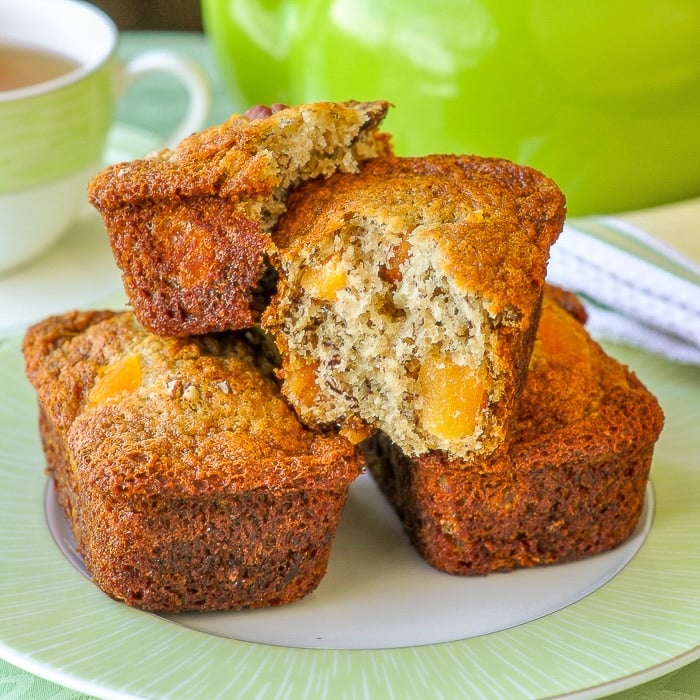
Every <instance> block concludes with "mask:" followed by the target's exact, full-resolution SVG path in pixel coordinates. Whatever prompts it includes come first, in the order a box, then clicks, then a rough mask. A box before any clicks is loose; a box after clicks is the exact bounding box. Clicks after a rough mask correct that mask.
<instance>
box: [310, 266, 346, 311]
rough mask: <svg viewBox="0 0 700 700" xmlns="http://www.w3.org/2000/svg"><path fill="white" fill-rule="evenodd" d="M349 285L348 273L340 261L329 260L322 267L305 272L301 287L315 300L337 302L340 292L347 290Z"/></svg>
mask: <svg viewBox="0 0 700 700" xmlns="http://www.w3.org/2000/svg"><path fill="white" fill-rule="evenodd" d="M347 283H348V276H347V273H346V271H345V270H344V269H343V268H342V267H341V265H340V263H339V261H337V260H333V259H332V260H329V261H328V262H327V263H326V264H325V265H322V266H321V267H312V268H309V269H307V270H305V271H304V274H303V275H302V278H301V286H302V287H303V288H304V289H305V290H306V292H307V293H308V294H309V295H310V296H312V297H313V298H314V299H319V300H321V301H329V302H332V301H335V299H336V297H337V296H338V292H339V291H340V290H341V289H345V287H346V285H347Z"/></svg>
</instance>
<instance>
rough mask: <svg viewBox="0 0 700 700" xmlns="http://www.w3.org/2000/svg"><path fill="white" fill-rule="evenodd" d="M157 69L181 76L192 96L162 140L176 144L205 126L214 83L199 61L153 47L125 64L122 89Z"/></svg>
mask: <svg viewBox="0 0 700 700" xmlns="http://www.w3.org/2000/svg"><path fill="white" fill-rule="evenodd" d="M154 73H161V74H162V73H168V74H170V75H173V76H175V77H176V78H178V79H179V80H180V82H181V83H182V84H183V85H184V87H185V89H186V90H187V94H188V97H189V101H188V107H187V111H186V112H185V114H184V116H183V117H182V119H181V120H180V122H179V124H178V125H177V126H176V127H175V129H174V130H173V131H172V132H171V133H170V135H169V136H168V137H167V138H166V139H165V142H164V144H163V145H164V146H167V147H169V148H173V147H174V146H176V145H177V144H178V143H179V142H180V141H182V139H184V138H185V137H187V136H189V135H190V134H192V133H194V132H195V131H199V130H200V129H202V128H203V126H204V124H205V122H206V119H207V117H208V116H209V109H210V107H211V85H210V83H209V80H208V78H207V76H206V74H205V73H204V71H203V70H202V69H201V68H200V67H199V66H198V65H197V64H196V63H194V62H192V61H190V60H189V59H187V58H185V57H184V56H181V55H180V54H177V53H175V52H173V51H169V50H167V49H154V50H152V51H146V52H144V53H142V54H140V55H138V56H135V57H134V58H132V59H130V60H128V61H126V62H125V63H124V64H123V66H122V70H121V76H120V77H121V80H120V85H119V92H120V93H123V92H126V90H128V89H129V87H130V86H131V85H132V84H133V83H134V82H135V81H136V80H138V79H139V78H140V77H142V76H144V75H149V74H154Z"/></svg>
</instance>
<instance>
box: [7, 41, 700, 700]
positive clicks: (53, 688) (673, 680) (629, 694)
mask: <svg viewBox="0 0 700 700" xmlns="http://www.w3.org/2000/svg"><path fill="white" fill-rule="evenodd" d="M157 46H161V47H173V48H177V49H178V50H180V51H182V52H183V53H186V54H188V55H190V56H191V57H193V58H195V59H197V60H198V61H199V62H200V63H202V65H203V66H204V67H205V69H206V70H207V71H208V72H209V74H210V75H211V76H212V80H213V82H214V88H215V90H214V101H213V105H212V110H211V115H210V120H209V121H210V123H211V124H214V123H218V122H221V121H223V120H224V119H225V118H226V117H227V116H228V115H229V114H230V113H231V111H233V106H232V105H231V103H230V101H229V100H228V98H227V97H226V96H225V94H224V92H223V90H222V89H221V88H220V86H219V84H218V83H217V80H216V73H215V68H214V64H213V59H212V56H211V55H210V53H209V49H208V47H207V44H206V42H205V40H204V38H203V37H202V36H201V35H199V34H188V33H145V32H127V33H125V34H124V35H123V37H122V44H121V53H122V55H123V56H129V55H132V54H134V53H136V52H139V51H141V50H144V49H147V48H153V47H157ZM183 99H184V96H183V94H181V93H180V91H179V89H173V86H172V84H170V83H168V81H162V80H157V79H156V80H154V81H151V82H148V81H144V82H143V83H140V84H137V85H136V86H135V87H134V88H133V89H132V91H131V93H130V94H129V95H128V97H127V98H126V100H125V101H124V102H123V103H122V104H121V105H120V106H119V110H118V114H117V119H118V120H119V121H123V122H125V123H128V124H132V125H135V126H140V127H143V128H145V129H148V130H149V131H152V132H159V133H164V132H167V130H168V129H169V128H170V126H171V124H173V123H174V121H175V116H173V115H177V114H178V113H179V112H180V110H181V105H182V102H183ZM699 556H700V552H699ZM698 591H699V593H698V596H699V598H700V582H698ZM17 624H18V625H21V624H22V623H21V620H18V621H17ZM96 643H99V641H97V642H96ZM696 656H697V654H696ZM652 675H655V674H653V672H652ZM88 697H90V696H87V695H83V694H81V693H77V692H75V691H72V690H69V689H67V688H64V687H61V686H59V685H56V684H55V683H52V682H51V681H48V680H46V679H44V678H41V677H39V676H35V675H33V674H31V673H29V672H27V671H24V670H22V669H21V668H18V667H17V666H15V665H13V664H10V663H8V662H7V661H4V660H1V659H0V698H5V699H7V700H20V699H28V698H32V699H43V698H46V699H48V698H51V699H54V700H76V699H77V698H88ZM610 697H612V698H615V699H617V700H632V699H633V698H634V699H643V700H689V699H691V698H700V660H697V661H694V662H692V663H690V664H688V665H686V666H684V667H681V668H679V669H677V670H673V671H672V672H670V673H666V674H665V675H662V676H661V677H658V678H656V679H655V680H652V681H648V682H647V683H644V684H643V685H639V686H637V687H634V688H632V689H630V690H626V691H623V692H620V693H617V694H615V695H613V696H610Z"/></svg>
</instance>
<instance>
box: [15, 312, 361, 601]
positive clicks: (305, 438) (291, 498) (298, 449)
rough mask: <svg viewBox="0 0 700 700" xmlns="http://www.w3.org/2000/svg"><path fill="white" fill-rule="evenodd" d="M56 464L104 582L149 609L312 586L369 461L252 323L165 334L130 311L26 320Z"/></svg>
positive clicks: (65, 500)
mask: <svg viewBox="0 0 700 700" xmlns="http://www.w3.org/2000/svg"><path fill="white" fill-rule="evenodd" d="M23 350H24V354H25V363H26V368H27V375H28V377H29V379H30V381H31V383H32V384H33V386H34V387H35V389H36V391H37V396H38V399H39V405H40V408H41V420H40V424H41V431H42V438H43V442H44V447H45V452H46V457H47V465H48V471H49V472H50V474H51V475H52V476H53V478H54V481H55V484H56V489H57V494H58V499H59V502H60V503H61V505H62V506H63V508H64V511H65V513H66V516H67V518H68V520H69V522H70V523H71V526H72V528H73V531H74V534H75V538H76V541H77V545H78V548H79V550H80V551H81V553H82V555H83V557H84V559H85V564H86V567H87V569H88V570H89V571H90V573H91V574H92V576H93V578H94V581H95V583H96V584H97V585H98V586H100V587H101V588H102V589H103V590H104V591H105V592H106V593H107V594H108V595H110V596H112V597H114V598H117V599H120V600H124V601H125V602H127V603H128V604H130V605H135V606H138V607H141V608H144V609H148V610H163V611H165V610H168V611H178V610H215V609H235V608H242V607H260V606H265V605H277V604H281V603H286V602H289V601H291V600H295V599H297V598H299V597H301V596H302V595H305V594H306V593H308V592H309V591H310V590H312V589H313V588H314V587H315V586H316V585H317V584H318V583H319V581H320V579H321V577H322V576H323V574H324V573H325V567H326V562H327V559H328V554H329V548H330V544H331V540H332V538H333V535H334V532H335V527H336V525H337V522H338V518H339V516H340V511H341V508H342V506H343V503H344V501H345V498H346V496H347V489H348V486H349V484H350V482H351V481H352V480H353V479H354V478H355V477H356V476H357V475H358V473H359V471H360V467H361V461H360V458H359V456H358V455H357V453H356V451H355V450H354V448H353V447H352V446H351V445H350V444H349V443H348V442H347V441H346V440H344V439H343V438H340V437H338V436H334V435H318V434H314V433H312V432H311V431H309V430H307V429H305V428H303V426H301V424H300V423H299V421H298V420H297V418H296V416H295V415H294V414H293V412H292V411H291V409H290V408H289V407H288V405H287V404H286V402H284V401H283V400H282V398H281V397H280V395H279V392H278V388H277V384H276V381H275V379H274V375H273V359H276V358H275V355H274V353H272V351H271V350H270V349H269V348H268V346H267V340H266V339H265V338H264V337H263V336H262V334H260V333H259V332H256V331H247V332H245V333H244V332H239V333H231V334H224V335H220V336H211V335H210V336H200V337H197V338H190V339H173V338H169V339H166V338H161V337H157V336H154V335H151V334H150V333H147V332H146V331H144V330H143V329H142V328H141V327H140V326H139V325H138V323H137V322H136V320H135V318H134V316H133V314H131V313H129V312H123V313H114V312H75V313H71V314H66V315H64V316H59V317H52V318H49V319H47V320H45V321H43V322H41V323H39V324H37V325H35V326H33V327H32V328H30V330H29V331H28V332H27V335H26V337H25V341H24V346H23Z"/></svg>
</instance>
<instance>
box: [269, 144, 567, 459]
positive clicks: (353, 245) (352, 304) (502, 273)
mask: <svg viewBox="0 0 700 700" xmlns="http://www.w3.org/2000/svg"><path fill="white" fill-rule="evenodd" d="M564 216H565V202H564V197H563V195H562V193H561V192H560V191H559V189H558V188H557V186H556V185H555V184H554V183H553V182H552V181H551V180H549V179H548V178H546V177H545V176H544V175H542V174H541V173H539V172H537V171H535V170H533V169H531V168H527V167H523V166H519V165H516V164H514V163H511V162H509V161H505V160H499V159H492V158H480V157H477V156H449V155H444V156H443V155H436V156H427V157H423V158H398V157H392V156H386V157H382V158H377V159H374V160H371V161H368V162H367V163H365V164H364V165H363V166H362V169H361V172H360V173H359V174H357V175H343V174H336V175H334V176H332V177H331V178H329V179H328V180H325V181H313V182H309V183H306V184H304V185H303V186H301V187H300V188H298V189H297V190H296V191H295V192H293V193H292V194H291V196H290V198H289V200H288V210H287V212H286V214H285V215H284V216H282V217H281V218H280V221H279V223H278V226H277V229H276V231H275V233H274V242H275V244H276V246H277V251H276V253H275V255H274V257H273V263H274V265H275V267H276V268H277V269H278V271H279V273H280V279H279V283H278V291H277V294H276V295H275V296H274V297H273V300H272V303H271V305H270V307H268V309H267V310H266V311H265V313H264V315H263V321H262V323H263V326H264V327H265V328H266V329H267V330H269V331H270V332H271V333H272V334H273V335H274V336H275V339H276V341H277V344H278V346H279V348H280V351H281V354H282V357H283V369H282V376H283V377H284V384H283V389H282V390H283V392H284V394H285V396H286V397H287V398H288V399H289V401H290V402H291V403H292V405H293V406H294V407H295V408H296V410H297V412H298V413H299V415H300V416H301V417H302V419H303V420H304V421H306V422H307V423H308V424H309V425H312V426H319V425H327V424H338V425H340V426H341V432H342V433H343V434H345V435H347V436H348V437H350V439H352V440H355V441H359V440H361V439H363V438H364V437H366V436H367V435H368V434H370V433H371V432H372V431H374V430H377V429H379V430H383V431H384V432H386V433H387V434H388V435H389V436H390V437H391V439H392V440H393V441H394V442H395V443H396V444H397V445H398V446H400V447H401V449H403V451H404V452H406V453H407V454H409V455H419V454H425V453H427V452H430V451H433V450H443V451H445V452H446V453H449V454H450V455H452V456H456V457H463V458H467V457H469V456H473V455H475V454H487V453H489V452H491V451H493V450H494V449H496V448H497V447H498V446H499V445H500V444H501V443H502V442H503V441H504V439H505V436H506V434H507V432H508V428H509V425H510V422H511V417H512V415H513V414H514V411H515V408H516V407H517V401H518V397H519V394H520V388H521V386H522V381H523V377H524V373H525V370H526V368H527V363H528V360H529V357H530V352H531V348H532V342H533V339H534V332H535V328H536V323H537V317H538V313H539V308H540V299H541V295H542V288H543V284H544V278H545V272H546V265H547V260H548V256H549V248H550V246H551V244H552V243H553V242H554V240H555V239H556V238H557V236H558V235H559V232H560V231H561V228H562V226H563V222H564ZM455 384H459V385H462V386H463V387H466V386H467V385H468V386H469V389H468V390H466V389H465V390H463V391H461V392H455V391H454V385H455Z"/></svg>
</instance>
